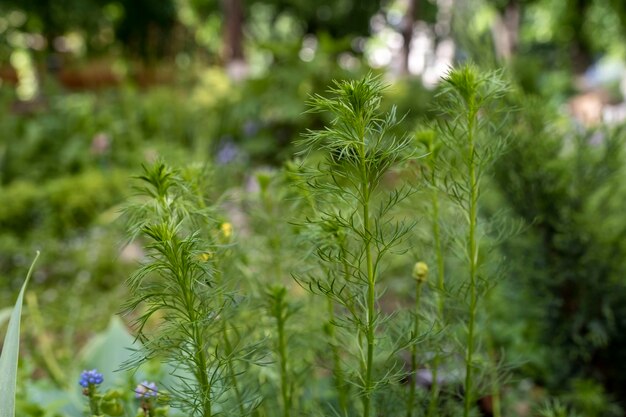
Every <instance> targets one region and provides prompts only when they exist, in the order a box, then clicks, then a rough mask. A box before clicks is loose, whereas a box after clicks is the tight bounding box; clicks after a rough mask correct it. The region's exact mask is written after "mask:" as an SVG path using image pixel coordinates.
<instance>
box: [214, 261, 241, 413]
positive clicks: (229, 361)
mask: <svg viewBox="0 0 626 417" xmlns="http://www.w3.org/2000/svg"><path fill="white" fill-rule="evenodd" d="M215 283H216V284H217V286H221V285H222V272H221V271H220V268H219V264H218V265H216V272H215ZM223 303H224V296H223V294H222V292H219V296H218V305H222V304H223ZM222 338H223V339H224V347H225V348H226V350H225V352H224V353H225V354H226V366H227V368H228V376H229V378H230V381H231V384H232V385H233V390H234V391H235V400H236V401H237V407H238V408H239V415H240V416H241V417H243V416H244V415H245V414H246V413H245V408H244V403H243V397H242V395H241V391H240V390H239V383H238V381H237V372H235V364H234V363H233V358H232V356H233V353H234V352H233V345H232V343H231V342H230V338H229V337H228V327H227V323H226V320H222Z"/></svg>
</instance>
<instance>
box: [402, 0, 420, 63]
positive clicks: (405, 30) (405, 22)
mask: <svg viewBox="0 0 626 417" xmlns="http://www.w3.org/2000/svg"><path fill="white" fill-rule="evenodd" d="M418 6H419V0H408V5H407V9H406V13H405V14H404V17H403V19H402V32H401V33H402V67H401V69H400V70H401V71H402V74H408V73H409V55H410V54H411V41H412V40H413V26H414V23H415V17H416V15H417V9H418Z"/></svg>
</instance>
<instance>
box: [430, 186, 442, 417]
mask: <svg viewBox="0 0 626 417" xmlns="http://www.w3.org/2000/svg"><path fill="white" fill-rule="evenodd" d="M433 181H434V179H433ZM432 209H433V239H434V241H435V242H434V243H435V256H436V258H437V292H436V294H435V298H436V300H437V320H438V321H439V329H440V330H441V329H443V326H444V316H443V314H444V311H443V309H444V299H443V295H444V291H445V282H444V277H445V271H444V268H445V265H444V261H443V247H442V245H441V231H440V226H439V221H440V219H439V197H438V195H437V191H436V190H433V192H432ZM440 360H441V358H440V357H439V351H436V352H435V357H434V358H433V364H432V385H431V387H430V403H429V404H428V413H427V417H433V416H434V415H435V412H436V410H437V405H438V402H439V391H440V387H439V362H440Z"/></svg>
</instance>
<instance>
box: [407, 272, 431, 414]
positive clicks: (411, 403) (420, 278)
mask: <svg viewBox="0 0 626 417" xmlns="http://www.w3.org/2000/svg"><path fill="white" fill-rule="evenodd" d="M427 276H428V266H427V265H426V264H425V263H424V262H418V263H416V264H415V267H414V268H413V278H414V279H415V281H416V284H415V304H414V310H413V314H414V316H415V317H414V319H413V335H412V336H413V337H412V339H416V338H417V335H418V334H419V326H420V314H421V311H420V301H421V298H422V285H423V284H424V283H425V282H426V278H427ZM417 354H418V346H417V343H412V344H411V370H410V375H411V377H412V378H411V379H410V381H411V382H410V383H411V385H410V386H409V396H408V399H407V411H406V416H407V417H411V416H412V415H413V410H414V408H415V398H416V396H415V394H416V390H417V384H416V383H415V381H414V378H415V376H416V375H417V365H418V363H417Z"/></svg>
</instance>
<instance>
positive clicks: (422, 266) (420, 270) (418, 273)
mask: <svg viewBox="0 0 626 417" xmlns="http://www.w3.org/2000/svg"><path fill="white" fill-rule="evenodd" d="M413 278H414V279H415V280H416V281H417V282H418V283H420V284H423V283H425V282H426V280H427V279H428V265H426V262H417V263H415V266H414V267H413Z"/></svg>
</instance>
